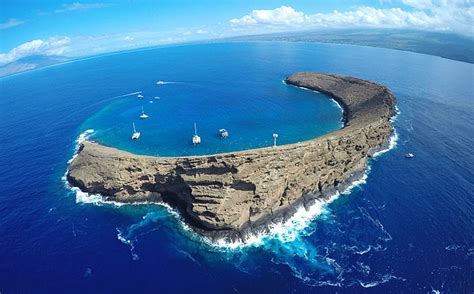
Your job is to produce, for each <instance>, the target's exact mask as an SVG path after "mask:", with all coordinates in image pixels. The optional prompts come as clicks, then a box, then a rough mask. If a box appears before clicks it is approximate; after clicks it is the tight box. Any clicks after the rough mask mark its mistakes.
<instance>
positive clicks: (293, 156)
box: [67, 72, 396, 239]
mask: <svg viewBox="0 0 474 294" xmlns="http://www.w3.org/2000/svg"><path fill="white" fill-rule="evenodd" d="M286 82H287V83H288V84H291V85H295V86H299V87H304V88H308V89H312V90H317V91H320V92H323V93H326V94H327V95H329V96H330V97H332V98H334V99H335V100H336V101H338V102H339V103H340V104H341V105H342V106H343V107H344V122H345V126H344V128H342V129H340V130H338V131H335V132H332V133H329V134H327V135H324V136H322V137H318V138H315V139H313V140H309V141H304V142H300V143H295V144H290V145H283V146H278V147H269V148H260V149H253V150H246V151H240V152H232V153H225V154H215V155H208V156H189V157H153V156H142V155H135V154H131V153H128V152H125V151H121V150H117V149H114V148H110V147H106V146H102V145H100V144H97V143H93V142H88V141H86V142H83V143H82V144H81V146H80V148H79V151H78V154H77V156H76V158H75V159H74V160H73V161H72V162H71V163H70V166H69V171H68V173H67V179H68V181H69V183H70V184H71V185H73V186H76V187H78V188H80V189H81V190H82V191H85V192H89V193H93V194H101V195H103V196H104V197H106V198H107V199H110V200H114V201H120V202H138V201H149V202H150V201H151V202H153V201H155V202H159V201H164V202H166V203H168V204H170V205H171V206H173V207H175V208H177V209H178V210H179V211H180V212H181V215H182V216H183V218H184V220H185V221H186V222H187V223H188V224H189V225H190V226H191V227H192V228H193V229H194V230H195V231H197V232H199V233H201V234H204V235H206V236H209V237H211V238H217V237H224V238H227V239H236V238H239V237H240V236H241V235H242V234H244V233H246V232H247V231H249V230H265V229H266V225H267V224H268V223H269V222H271V221H277V220H282V219H285V218H287V217H289V216H291V215H292V214H293V213H294V211H295V209H296V208H297V207H300V206H301V205H310V204H311V202H312V201H314V199H317V198H320V197H326V196H328V195H330V194H332V193H334V192H336V191H342V190H344V189H345V188H346V187H347V186H348V185H349V184H350V183H351V182H352V181H353V180H355V179H358V178H360V177H361V175H362V174H363V173H364V172H365V170H366V168H367V162H368V158H369V157H370V156H371V155H372V154H373V153H374V152H376V151H378V150H380V149H382V148H385V147H386V145H387V144H388V141H389V137H390V136H391V135H392V132H393V127H392V123H391V120H390V119H391V118H392V116H393V115H394V114H395V103H396V100H395V97H394V96H393V95H392V93H391V92H390V90H389V89H387V88H386V87H384V86H382V85H379V84H376V83H373V82H369V81H364V80H360V79H357V78H351V77H343V76H336V75H327V74H320V73H310V72H303V73H297V74H294V75H292V76H290V77H288V78H287V79H286Z"/></svg>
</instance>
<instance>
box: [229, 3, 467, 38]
mask: <svg viewBox="0 0 474 294" xmlns="http://www.w3.org/2000/svg"><path fill="white" fill-rule="evenodd" d="M402 3H403V4H405V5H407V6H409V7H410V8H411V10H403V9H401V8H386V9H381V8H374V7H369V6H363V7H359V8H357V9H355V10H349V11H346V12H339V11H337V10H334V11H333V12H330V13H315V14H305V13H304V12H301V11H296V10H295V9H294V8H293V7H291V6H281V7H279V8H276V9H273V10H253V11H252V12H251V13H250V14H248V15H245V16H242V17H240V18H234V19H231V20H230V23H231V24H232V25H233V26H234V27H235V28H242V27H245V28H249V27H250V28H252V27H256V28H258V30H261V29H262V28H266V29H270V30H272V29H273V30H275V29H276V30H280V29H297V28H306V29H308V28H349V27H353V28H359V27H360V28H397V29H422V30H433V31H448V32H454V33H458V34H463V35H467V36H472V35H473V30H474V28H473V26H474V23H473V21H474V5H473V3H472V2H471V1H469V0H467V1H463V0H453V1H446V0H443V1H436V0H434V1H432V0H402Z"/></svg>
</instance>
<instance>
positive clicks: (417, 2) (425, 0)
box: [402, 0, 433, 9]
mask: <svg viewBox="0 0 474 294" xmlns="http://www.w3.org/2000/svg"><path fill="white" fill-rule="evenodd" d="M402 3H403V4H405V5H408V6H411V7H413V8H415V9H429V8H431V7H433V2H431V0H402Z"/></svg>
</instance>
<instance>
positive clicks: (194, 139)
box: [193, 123, 201, 145]
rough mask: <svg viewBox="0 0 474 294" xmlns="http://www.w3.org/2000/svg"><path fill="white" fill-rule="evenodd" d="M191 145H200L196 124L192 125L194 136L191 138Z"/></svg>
mask: <svg viewBox="0 0 474 294" xmlns="http://www.w3.org/2000/svg"><path fill="white" fill-rule="evenodd" d="M193 144H194V145H198V144H201V137H199V136H198V134H197V127H196V123H194V136H193Z"/></svg>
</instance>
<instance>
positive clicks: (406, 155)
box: [405, 153, 415, 158]
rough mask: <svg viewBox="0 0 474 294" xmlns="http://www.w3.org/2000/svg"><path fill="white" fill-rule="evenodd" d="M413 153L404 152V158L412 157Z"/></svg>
mask: <svg viewBox="0 0 474 294" xmlns="http://www.w3.org/2000/svg"><path fill="white" fill-rule="evenodd" d="M413 157H415V155H414V154H413V153H407V154H405V158H413Z"/></svg>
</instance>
